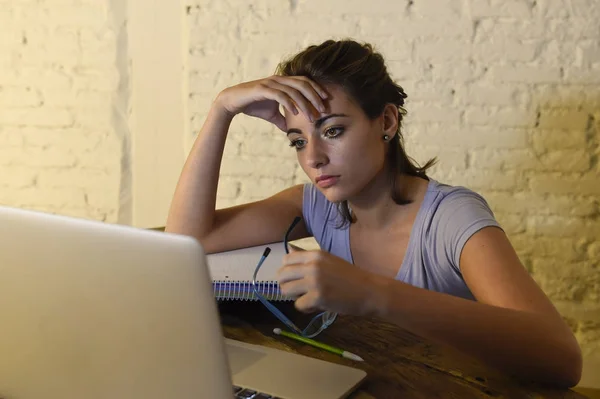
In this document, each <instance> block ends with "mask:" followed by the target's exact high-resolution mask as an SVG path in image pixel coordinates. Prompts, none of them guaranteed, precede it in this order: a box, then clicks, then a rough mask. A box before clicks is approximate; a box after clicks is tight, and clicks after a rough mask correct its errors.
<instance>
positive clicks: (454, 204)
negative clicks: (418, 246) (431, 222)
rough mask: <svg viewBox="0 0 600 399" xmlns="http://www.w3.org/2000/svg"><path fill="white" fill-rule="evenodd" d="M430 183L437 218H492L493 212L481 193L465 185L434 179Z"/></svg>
mask: <svg viewBox="0 0 600 399" xmlns="http://www.w3.org/2000/svg"><path fill="white" fill-rule="evenodd" d="M431 183H432V184H430V188H429V190H430V191H433V193H431V194H432V196H433V201H432V202H433V203H432V206H433V207H434V208H435V212H434V213H433V215H434V216H435V217H437V218H438V219H439V218H450V219H457V218H458V217H483V216H489V217H491V218H494V213H493V212H492V210H491V208H490V206H489V204H488V202H487V201H486V200H485V198H484V197H483V196H482V195H481V194H479V193H477V192H475V191H473V190H471V189H468V188H466V187H462V186H451V185H448V184H443V183H439V182H437V181H435V180H433V181H432V182H431Z"/></svg>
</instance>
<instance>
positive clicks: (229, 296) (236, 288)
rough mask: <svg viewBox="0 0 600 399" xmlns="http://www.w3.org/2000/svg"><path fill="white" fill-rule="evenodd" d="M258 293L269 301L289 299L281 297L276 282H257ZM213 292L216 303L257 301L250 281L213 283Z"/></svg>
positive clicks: (219, 281)
mask: <svg viewBox="0 0 600 399" xmlns="http://www.w3.org/2000/svg"><path fill="white" fill-rule="evenodd" d="M256 288H257V290H258V292H259V293H260V294H261V295H263V296H264V297H265V298H267V299H268V300H269V301H286V300H290V299H289V298H287V297H285V296H283V295H282V293H281V291H280V289H279V284H278V283H277V282H276V281H257V282H256ZM213 291H214V293H215V298H216V300H217V301H239V300H242V301H257V300H258V298H256V295H254V288H253V287H252V281H228V280H215V281H213Z"/></svg>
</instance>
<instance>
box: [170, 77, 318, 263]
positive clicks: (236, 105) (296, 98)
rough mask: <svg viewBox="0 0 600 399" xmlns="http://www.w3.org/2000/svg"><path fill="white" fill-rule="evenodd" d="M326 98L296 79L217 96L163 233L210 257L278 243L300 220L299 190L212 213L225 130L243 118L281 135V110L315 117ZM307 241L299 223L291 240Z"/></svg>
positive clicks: (265, 81)
mask: <svg viewBox="0 0 600 399" xmlns="http://www.w3.org/2000/svg"><path fill="white" fill-rule="evenodd" d="M324 96H326V93H325V92H324V91H323V90H322V89H321V88H320V87H319V86H317V85H316V84H315V83H314V82H312V81H310V80H308V79H306V78H300V77H270V78H266V79H261V80H258V81H253V82H247V83H242V84H240V85H237V86H233V87H230V88H228V89H225V90H224V91H223V92H221V93H220V94H219V96H218V97H217V99H216V100H215V101H214V103H213V106H212V107H211V109H210V111H209V114H208V117H207V118H206V121H205V122H204V125H203V126H202V129H201V130H200V133H199V135H198V138H197V139H196V142H195V143H194V146H193V148H192V150H191V152H190V154H189V156H188V158H187V160H186V163H185V165H184V168H183V171H182V173H181V176H180V178H179V182H178V184H177V187H176V189H175V195H174V197H173V200H172V202H171V209H170V211H169V216H168V219H167V225H166V228H165V230H166V231H167V232H171V233H178V234H185V235H189V236H192V237H195V238H197V239H198V240H199V241H200V242H201V243H202V244H203V245H204V249H205V250H206V251H207V252H209V253H210V252H218V251H225V250H229V249H235V248H241V247H247V246H252V245H260V244H266V243H270V242H275V241H281V240H282V239H283V235H284V233H285V231H286V229H287V227H288V226H289V225H290V224H291V222H292V220H293V219H294V217H295V216H302V186H300V185H299V186H295V187H291V188H289V189H287V190H284V191H282V192H280V193H278V194H276V195H274V196H272V197H270V198H267V199H265V200H262V201H257V202H253V203H249V204H244V205H240V206H236V207H232V208H227V209H222V210H215V206H216V198H217V185H218V180H219V170H220V167H221V161H222V157H223V149H224V147H225V140H226V137H227V133H228V130H229V126H230V124H231V121H232V119H233V117H234V116H235V115H237V114H239V113H245V114H247V115H250V116H254V117H258V118H261V119H264V120H266V121H268V122H271V123H273V124H275V125H276V126H277V127H279V128H280V129H281V130H285V128H286V126H285V119H284V117H283V115H281V113H280V112H279V106H280V105H282V106H284V107H285V108H287V109H288V110H290V112H294V113H298V112H300V111H301V112H304V113H307V114H308V113H314V112H316V111H315V110H316V108H317V107H322V98H325V97H324ZM307 235H308V233H307V232H306V228H305V227H304V224H303V223H301V225H299V226H298V227H297V228H296V229H295V230H294V235H293V237H292V238H302V237H306V236H307Z"/></svg>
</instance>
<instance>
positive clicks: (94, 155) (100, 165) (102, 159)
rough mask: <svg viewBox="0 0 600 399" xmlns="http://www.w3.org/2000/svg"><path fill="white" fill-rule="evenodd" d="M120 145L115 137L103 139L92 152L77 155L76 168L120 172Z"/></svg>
mask: <svg viewBox="0 0 600 399" xmlns="http://www.w3.org/2000/svg"><path fill="white" fill-rule="evenodd" d="M122 151H123V149H122V143H121V141H120V140H119V139H118V138H117V137H116V136H115V135H112V136H109V137H105V138H104V139H103V140H101V141H99V142H98V145H96V146H95V147H94V148H93V150H92V151H89V152H85V153H80V154H77V166H78V167H81V168H85V169H99V170H109V171H114V170H118V171H120V167H121V164H120V163H121V156H122Z"/></svg>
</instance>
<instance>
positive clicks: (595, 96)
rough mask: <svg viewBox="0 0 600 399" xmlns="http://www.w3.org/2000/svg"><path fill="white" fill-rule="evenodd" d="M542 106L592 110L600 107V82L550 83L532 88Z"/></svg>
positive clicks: (536, 99)
mask: <svg viewBox="0 0 600 399" xmlns="http://www.w3.org/2000/svg"><path fill="white" fill-rule="evenodd" d="M532 93H533V96H534V97H535V102H536V104H537V105H539V107H540V108H563V107H569V108H575V109H579V110H584V111H587V112H592V111H594V110H595V109H598V108H600V84H599V85H592V84H577V85H576V84H565V83H560V84H550V85H536V86H535V87H533V88H532Z"/></svg>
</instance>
